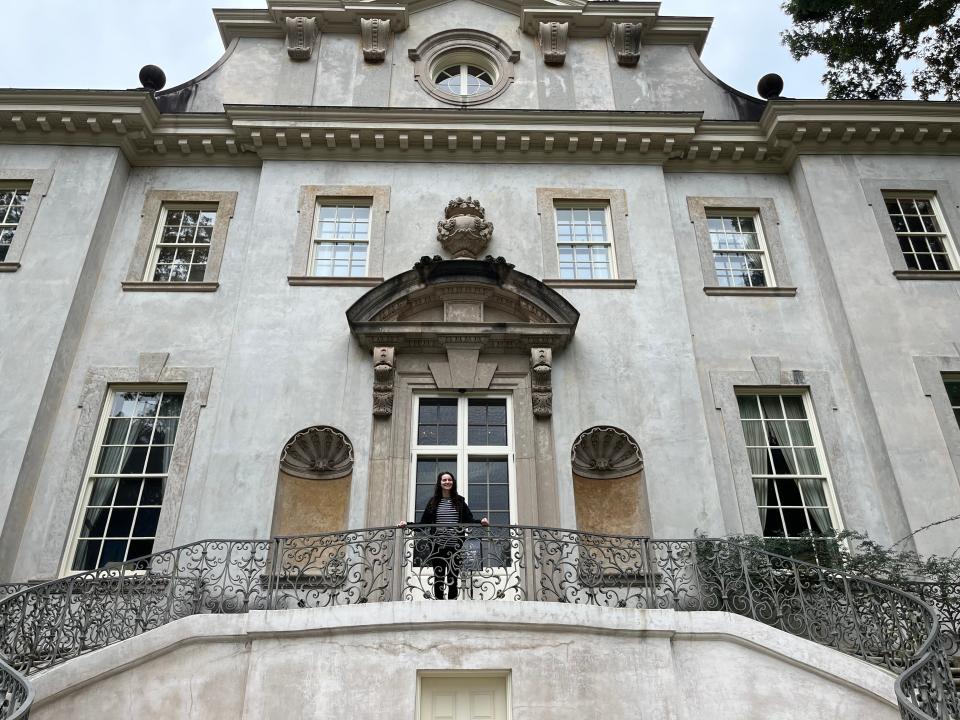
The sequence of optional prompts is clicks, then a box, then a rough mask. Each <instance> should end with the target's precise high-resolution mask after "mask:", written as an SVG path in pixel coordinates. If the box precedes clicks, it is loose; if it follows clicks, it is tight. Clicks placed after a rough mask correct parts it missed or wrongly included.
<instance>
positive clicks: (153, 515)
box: [71, 390, 183, 571]
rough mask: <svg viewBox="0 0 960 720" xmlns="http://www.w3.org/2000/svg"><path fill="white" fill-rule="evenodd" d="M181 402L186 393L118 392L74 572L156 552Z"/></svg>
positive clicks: (99, 451)
mask: <svg viewBox="0 0 960 720" xmlns="http://www.w3.org/2000/svg"><path fill="white" fill-rule="evenodd" d="M182 405H183V393H182V392H170V391H160V390H157V391H138V390H115V391H113V393H112V396H111V398H110V402H109V403H108V406H107V409H106V417H105V418H104V425H103V428H102V432H101V435H100V437H99V438H98V441H97V445H96V447H95V452H94V458H95V462H94V466H93V472H92V473H90V475H89V477H88V482H87V493H86V495H85V501H84V503H85V504H84V510H83V516H82V518H81V520H80V528H79V533H78V540H77V546H76V551H75V553H74V557H73V563H72V565H71V569H72V570H74V571H83V570H93V569H95V568H99V567H103V566H104V565H107V564H108V563H112V562H123V561H125V560H129V559H132V558H137V557H141V556H143V555H149V554H150V553H151V552H152V551H153V542H154V539H155V537H156V533H157V523H158V521H159V519H160V507H161V505H162V503H163V491H164V486H165V484H166V479H167V473H168V470H169V467H170V457H171V455H172V454H173V447H174V443H175V440H176V436H177V427H178V425H179V422H180V411H181V407H182Z"/></svg>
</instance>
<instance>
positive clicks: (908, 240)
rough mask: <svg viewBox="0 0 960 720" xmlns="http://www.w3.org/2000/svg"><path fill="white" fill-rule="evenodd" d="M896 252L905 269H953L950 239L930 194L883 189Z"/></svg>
mask: <svg viewBox="0 0 960 720" xmlns="http://www.w3.org/2000/svg"><path fill="white" fill-rule="evenodd" d="M883 201H884V205H885V207H886V209H887V213H888V214H889V216H890V222H891V224H892V225H893V231H894V233H895V234H896V236H897V241H898V243H899V244H900V252H902V253H903V259H904V261H905V262H906V264H907V269H908V270H933V271H944V270H947V271H949V270H955V269H956V268H957V266H958V265H957V262H956V258H954V257H952V255H953V254H954V250H953V243H952V242H951V240H950V236H949V235H948V234H947V232H946V224H945V223H944V221H943V218H942V217H941V215H940V210H939V208H938V206H937V200H936V196H935V195H933V194H914V193H909V194H908V193H896V194H888V193H884V196H883Z"/></svg>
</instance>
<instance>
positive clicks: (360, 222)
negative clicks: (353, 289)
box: [310, 198, 370, 277]
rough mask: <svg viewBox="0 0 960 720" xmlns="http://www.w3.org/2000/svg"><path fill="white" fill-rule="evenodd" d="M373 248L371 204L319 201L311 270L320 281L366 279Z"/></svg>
mask: <svg viewBox="0 0 960 720" xmlns="http://www.w3.org/2000/svg"><path fill="white" fill-rule="evenodd" d="M369 247H370V201H369V200H349V199H347V200H337V201H330V200H325V199H322V198H321V199H320V200H319V201H318V202H317V214H316V220H315V222H314V232H313V254H312V255H311V262H310V267H311V269H312V272H313V274H314V275H317V276H321V277H363V276H364V275H366V274H367V255H368V254H369V253H368V250H369Z"/></svg>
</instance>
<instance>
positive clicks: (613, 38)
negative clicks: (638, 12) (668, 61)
mask: <svg viewBox="0 0 960 720" xmlns="http://www.w3.org/2000/svg"><path fill="white" fill-rule="evenodd" d="M642 30H643V24H642V23H629V22H615V23H613V24H612V26H611V28H610V42H611V43H612V44H613V52H614V53H615V54H616V56H617V64H618V65H623V66H624V67H633V66H635V65H636V64H637V62H639V60H640V32H641V31H642Z"/></svg>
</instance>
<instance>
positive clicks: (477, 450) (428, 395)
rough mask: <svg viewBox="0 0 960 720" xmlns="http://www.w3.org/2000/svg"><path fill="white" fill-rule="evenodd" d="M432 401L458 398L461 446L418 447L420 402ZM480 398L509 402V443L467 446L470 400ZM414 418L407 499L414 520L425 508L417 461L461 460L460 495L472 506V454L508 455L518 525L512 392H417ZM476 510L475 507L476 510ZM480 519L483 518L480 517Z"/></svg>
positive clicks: (513, 518)
mask: <svg viewBox="0 0 960 720" xmlns="http://www.w3.org/2000/svg"><path fill="white" fill-rule="evenodd" d="M432 398H457V444H456V445H418V444H417V435H418V432H417V430H418V422H417V421H418V417H419V410H420V401H421V400H423V399H432ZM478 399H506V401H507V444H506V445H503V446H496V445H468V444H467V408H468V405H469V400H478ZM410 406H411V413H412V417H411V419H410V478H411V482H410V494H409V497H408V500H407V510H408V516H409V517H412V518H414V519H416V518H418V517H419V514H420V513H421V512H423V508H422V507H420V508H418V507H416V502H417V499H416V498H417V482H416V477H417V458H418V457H420V456H429V455H435V456H439V455H447V456H451V455H452V456H455V457H456V458H457V492H458V493H460V495H462V496H463V497H464V499H466V500H467V504H468V505H469V502H470V501H469V472H468V461H469V458H470V456H471V455H474V456H477V455H487V456H505V457H506V458H507V472H508V478H507V481H508V486H509V497H510V524H511V525H515V524H517V522H518V520H517V518H518V510H517V472H516V451H515V441H514V419H513V396H512V395H511V394H510V393H502V392H501V393H498V392H488V393H468V394H461V393H442V392H422V393H421V392H416V393H414V395H413V402H412V403H410ZM472 509H473V508H471V510H472ZM477 519H478V520H479V518H477Z"/></svg>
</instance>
